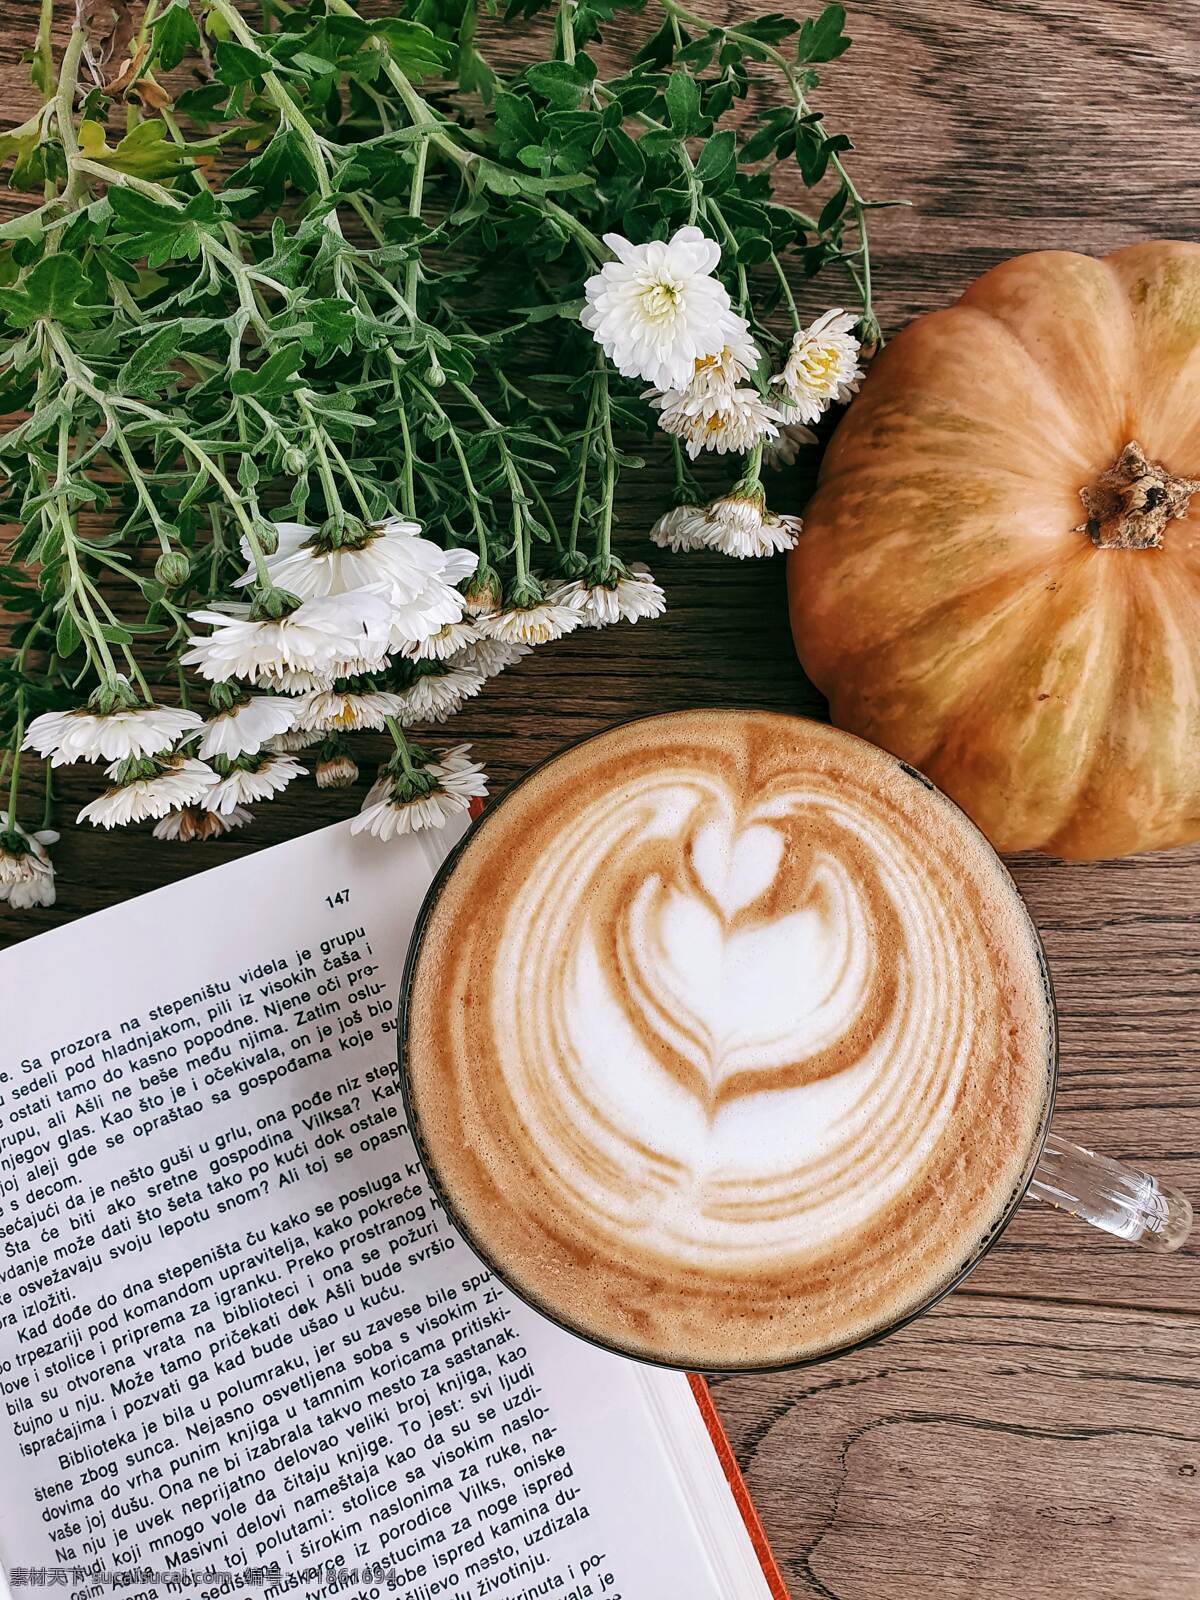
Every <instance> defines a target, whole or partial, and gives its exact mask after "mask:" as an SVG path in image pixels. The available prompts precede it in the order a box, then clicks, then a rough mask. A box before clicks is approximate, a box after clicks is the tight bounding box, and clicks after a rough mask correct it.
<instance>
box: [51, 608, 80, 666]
mask: <svg viewBox="0 0 1200 1600" xmlns="http://www.w3.org/2000/svg"><path fill="white" fill-rule="evenodd" d="M82 643H83V635H82V634H81V633H80V631H79V627H78V624H77V623H76V621H75V618H74V616H73V615H72V614H71V612H70V611H64V612H63V614H62V616H61V617H59V619H58V628H57V629H56V630H55V634H54V649H55V653H56V654H57V655H60V656H62V658H63V660H64V661H65V660H66V659H67V657H68V656H73V655H74V654H75V652H76V650H78V649H79V646H80V645H81V644H82Z"/></svg>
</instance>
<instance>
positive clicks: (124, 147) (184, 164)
mask: <svg viewBox="0 0 1200 1600" xmlns="http://www.w3.org/2000/svg"><path fill="white" fill-rule="evenodd" d="M80 131H81V132H82V129H81V130H80ZM216 149H217V145H216V143H215V142H214V141H213V140H211V139H206V140H204V141H203V142H202V143H201V142H199V141H197V142H195V143H193V144H190V145H187V146H184V145H178V144H175V143H174V141H173V140H171V139H169V138H168V137H167V130H166V128H165V127H164V126H163V124H162V123H161V122H159V121H158V120H157V119H156V118H152V119H150V120H149V121H147V122H139V123H138V125H137V127H136V128H134V129H133V131H132V132H130V133H127V134H126V135H125V137H124V138H123V139H122V140H121V142H120V144H119V145H118V146H117V148H116V149H115V150H100V151H98V152H97V153H96V155H95V159H96V160H98V161H102V162H103V163H104V165H105V166H106V167H111V168H112V169H113V171H114V172H127V173H128V174H129V175H130V177H133V178H150V179H155V178H174V177H177V176H178V175H179V173H181V172H186V171H187V170H188V169H189V168H190V167H191V166H193V165H194V162H193V159H192V157H193V156H194V155H200V154H204V155H211V154H213V153H214V152H215V151H216Z"/></svg>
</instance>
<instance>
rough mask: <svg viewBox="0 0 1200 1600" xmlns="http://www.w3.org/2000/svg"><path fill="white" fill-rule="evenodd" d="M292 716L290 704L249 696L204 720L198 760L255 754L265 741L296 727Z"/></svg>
mask: <svg viewBox="0 0 1200 1600" xmlns="http://www.w3.org/2000/svg"><path fill="white" fill-rule="evenodd" d="M296 716H297V707H296V704H295V702H294V701H291V700H280V699H276V698H274V697H272V696H271V695H265V694H256V695H252V696H251V697H250V699H249V700H243V701H242V702H241V703H240V704H238V705H232V706H230V708H229V710H228V711H218V712H217V713H216V715H215V716H212V717H210V718H209V719H208V721H207V722H206V723H205V724H204V733H203V735H202V737H201V739H200V743H199V744H198V745H197V747H196V754H197V755H198V756H199V757H200V759H201V760H202V761H211V760H212V758H213V756H228V757H229V759H230V760H232V759H233V758H234V757H235V756H253V755H257V754H258V752H259V751H260V750H261V749H262V747H263V745H265V744H266V742H267V740H268V739H275V738H278V736H279V735H280V734H281V733H287V732H289V730H290V729H291V728H293V727H294V726H295V724H296Z"/></svg>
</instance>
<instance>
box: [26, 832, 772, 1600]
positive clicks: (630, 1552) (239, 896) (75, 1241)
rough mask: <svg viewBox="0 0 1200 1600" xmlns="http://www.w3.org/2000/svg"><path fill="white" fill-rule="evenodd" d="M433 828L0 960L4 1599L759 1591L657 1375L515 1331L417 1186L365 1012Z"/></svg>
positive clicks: (513, 1316)
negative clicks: (673, 1437) (694, 1465)
mask: <svg viewBox="0 0 1200 1600" xmlns="http://www.w3.org/2000/svg"><path fill="white" fill-rule="evenodd" d="M454 837H455V835H454V834H453V833H451V834H449V835H436V836H432V838H431V837H430V836H427V835H418V836H416V837H415V838H413V839H408V840H403V841H396V842H392V843H389V844H387V845H380V844H379V843H378V842H377V841H375V840H371V839H369V838H353V837H352V836H351V835H350V833H349V829H348V826H346V825H341V826H338V827H335V828H331V829H326V830H324V831H322V832H320V833H316V834H311V835H309V836H308V837H307V838H303V839H298V840H295V841H293V842H292V843H290V844H287V845H283V846H279V847H277V848H275V849H273V850H269V851H265V852H263V853H261V854H259V855H256V856H251V857H249V858H246V859H244V860H242V861H239V862H235V863H232V864H230V865H228V866H224V867H221V868H218V869H216V870H215V871H210V872H207V873H203V874H201V875H200V876H198V877H195V878H192V879H191V880H189V881H187V882H184V883H181V884H177V885H174V886H172V887H170V888H168V889H163V890H159V891H157V892H156V893H154V894H151V895H147V896H144V897H143V898H141V899H139V900H134V901H131V902H129V903H127V904H126V905H123V906H119V907H117V908H115V909H113V910H112V911H107V912H104V913H101V914H100V915H98V916H95V917H92V918H89V919H87V920H85V921H83V922H80V923H76V924H74V925H71V926H69V927H66V928H63V929H60V930H56V931H55V932H52V933H50V934H47V935H44V936H42V937H41V938H38V939H35V940H32V941H30V942H29V943H27V944H25V945H21V946H18V947H17V948H15V949H14V950H12V951H10V952H8V953H6V954H4V955H0V996H2V998H3V1005H4V1016H5V1019H6V1021H5V1032H4V1037H3V1039H2V1040H0V1245H2V1246H3V1252H4V1261H5V1266H4V1271H3V1277H2V1281H0V1400H2V1402H3V1405H2V1407H0V1563H2V1564H3V1566H4V1567H5V1568H6V1569H7V1571H8V1577H9V1582H10V1584H11V1587H12V1593H13V1600H23V1597H25V1596H33V1595H40V1594H41V1593H42V1592H43V1591H44V1592H45V1593H46V1594H50V1593H51V1592H57V1593H59V1594H63V1595H67V1594H70V1595H74V1596H78V1597H80V1600H85V1597H86V1600H98V1597H99V1596H101V1595H104V1594H111V1593H113V1592H114V1590H115V1591H116V1592H119V1593H121V1594H123V1595H125V1596H127V1597H133V1600H156V1597H158V1596H160V1595H167V1594H179V1593H183V1594H190V1595H195V1596H198V1597H199V1596H210V1595H213V1596H215V1595H218V1594H220V1595H231V1594H232V1595H243V1596H246V1597H247V1600H251V1597H261V1596H268V1597H273V1596H284V1595H293V1594H294V1595H297V1596H302V1597H303V1600H320V1597H321V1596H324V1595H327V1594H338V1595H342V1596H344V1597H348V1600H357V1597H361V1600H366V1597H368V1596H370V1597H376V1596H384V1595H397V1596H402V1597H403V1600H440V1597H444V1596H453V1597H454V1600H485V1597H487V1596H496V1597H498V1600H534V1597H539V1596H543V1595H555V1596H562V1597H567V1600H591V1597H601V1596H603V1597H607V1600H675V1597H686V1600H763V1597H765V1596H766V1595H767V1592H768V1591H767V1587H766V1583H765V1580H764V1579H763V1577H762V1575H761V1572H760V1570H759V1568H758V1565H757V1563H756V1561H755V1559H754V1556H753V1552H752V1549H751V1547H750V1541H749V1539H748V1538H747V1537H746V1535H745V1531H744V1529H743V1528H742V1527H741V1524H740V1523H739V1522H737V1521H736V1518H734V1519H732V1520H731V1519H730V1517H729V1506H731V1505H732V1497H731V1496H729V1495H728V1491H727V1490H725V1491H724V1496H725V1499H724V1500H722V1499H720V1494H721V1491H720V1490H713V1492H712V1496H710V1499H712V1500H713V1504H711V1505H708V1506H704V1505H700V1504H698V1502H697V1498H696V1496H695V1495H694V1494H693V1493H689V1492H685V1489H684V1487H683V1484H684V1481H685V1475H682V1474H681V1473H680V1471H679V1470H677V1467H676V1466H675V1465H673V1464H672V1459H671V1456H672V1449H671V1446H670V1444H669V1441H668V1440H667V1438H666V1437H665V1431H664V1429H663V1428H662V1427H661V1426H660V1425H659V1424H658V1423H657V1422H656V1421H655V1415H656V1410H657V1411H659V1412H661V1411H664V1410H665V1411H668V1412H670V1411H673V1410H683V1409H686V1410H688V1411H689V1412H690V1411H692V1410H694V1406H693V1403H692V1401H691V1397H690V1395H689V1393H688V1390H687V1384H686V1379H685V1378H684V1377H682V1376H681V1375H678V1374H671V1373H658V1372H652V1371H650V1370H649V1369H646V1368H640V1367H637V1366H635V1365H634V1364H633V1363H631V1362H628V1361H625V1360H622V1359H621V1358H618V1357H615V1356H610V1355H607V1354H605V1353H603V1352H600V1351H597V1350H595V1349H594V1348H592V1347H591V1346H590V1345H587V1344H585V1343H583V1342H582V1341H579V1340H576V1339H574V1338H572V1337H570V1336H569V1335H567V1334H564V1333H562V1332H560V1331H559V1330H557V1329H555V1328H553V1327H552V1326H551V1325H550V1324H549V1323H547V1322H545V1321H544V1319H542V1318H540V1317H539V1316H537V1315H536V1314H535V1313H533V1312H532V1311H530V1310H529V1309H528V1308H527V1307H525V1306H524V1305H523V1304H521V1303H520V1302H519V1301H518V1300H517V1299H516V1298H515V1297H513V1296H512V1295H510V1294H509V1293H508V1291H507V1290H505V1289H504V1288H503V1287H502V1286H501V1285H500V1284H499V1283H498V1282H496V1281H495V1280H494V1279H493V1278H492V1277H491V1275H490V1274H489V1273H488V1272H487V1270H486V1269H485V1268H484V1267H483V1265H482V1264H481V1263H480V1262H479V1260H478V1259H477V1258H476V1257H475V1256H474V1255H473V1253H472V1252H471V1251H470V1249H469V1248H468V1246H467V1245H466V1244H465V1243H464V1242H463V1241H462V1240H461V1238H459V1236H458V1235H457V1234H456V1233H455V1232H454V1230H453V1229H452V1227H451V1226H450V1225H449V1223H448V1221H447V1220H446V1218H445V1216H444V1213H443V1212H442V1210H441V1208H440V1206H439V1204H438V1202H437V1200H436V1199H435V1197H434V1196H433V1194H432V1193H431V1190H430V1188H429V1186H428V1184H427V1183H426V1181H425V1178H424V1175H423V1173H422V1170H421V1167H420V1165H419V1162H418V1160H417V1156H416V1152H415V1149H414V1147H413V1143H412V1140H411V1138H410V1136H409V1134H408V1130H407V1127H406V1125H405V1119H404V1106H403V1101H402V1097H401V1094H400V1085H399V1080H398V1073H397V1068H396V1003H397V989H398V984H399V975H400V971H401V968H402V965H403V958H404V953H405V950H406V948H407V944H408V938H409V934H410V931H411V928H412V924H413V920H414V917H415V915H416V912H417V910H418V907H419V905H420V902H421V900H422V898H423V896H424V893H425V890H426V888H427V886H428V883H429V880H430V878H431V876H432V874H433V871H434V868H435V865H436V861H437V859H439V858H440V856H441V855H442V854H443V853H444V851H445V850H446V849H447V848H448V847H449V845H450V844H451V843H452V842H453V838H454ZM651 1401H652V1402H653V1403H651ZM689 1425H691V1424H690V1417H689ZM697 1448H704V1446H700V1445H698V1446H697ZM726 1501H728V1504H726V1503H725V1502H726ZM718 1502H719V1503H718ZM714 1528H720V1530H721V1531H720V1534H719V1536H717V1535H716V1534H714Z"/></svg>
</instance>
